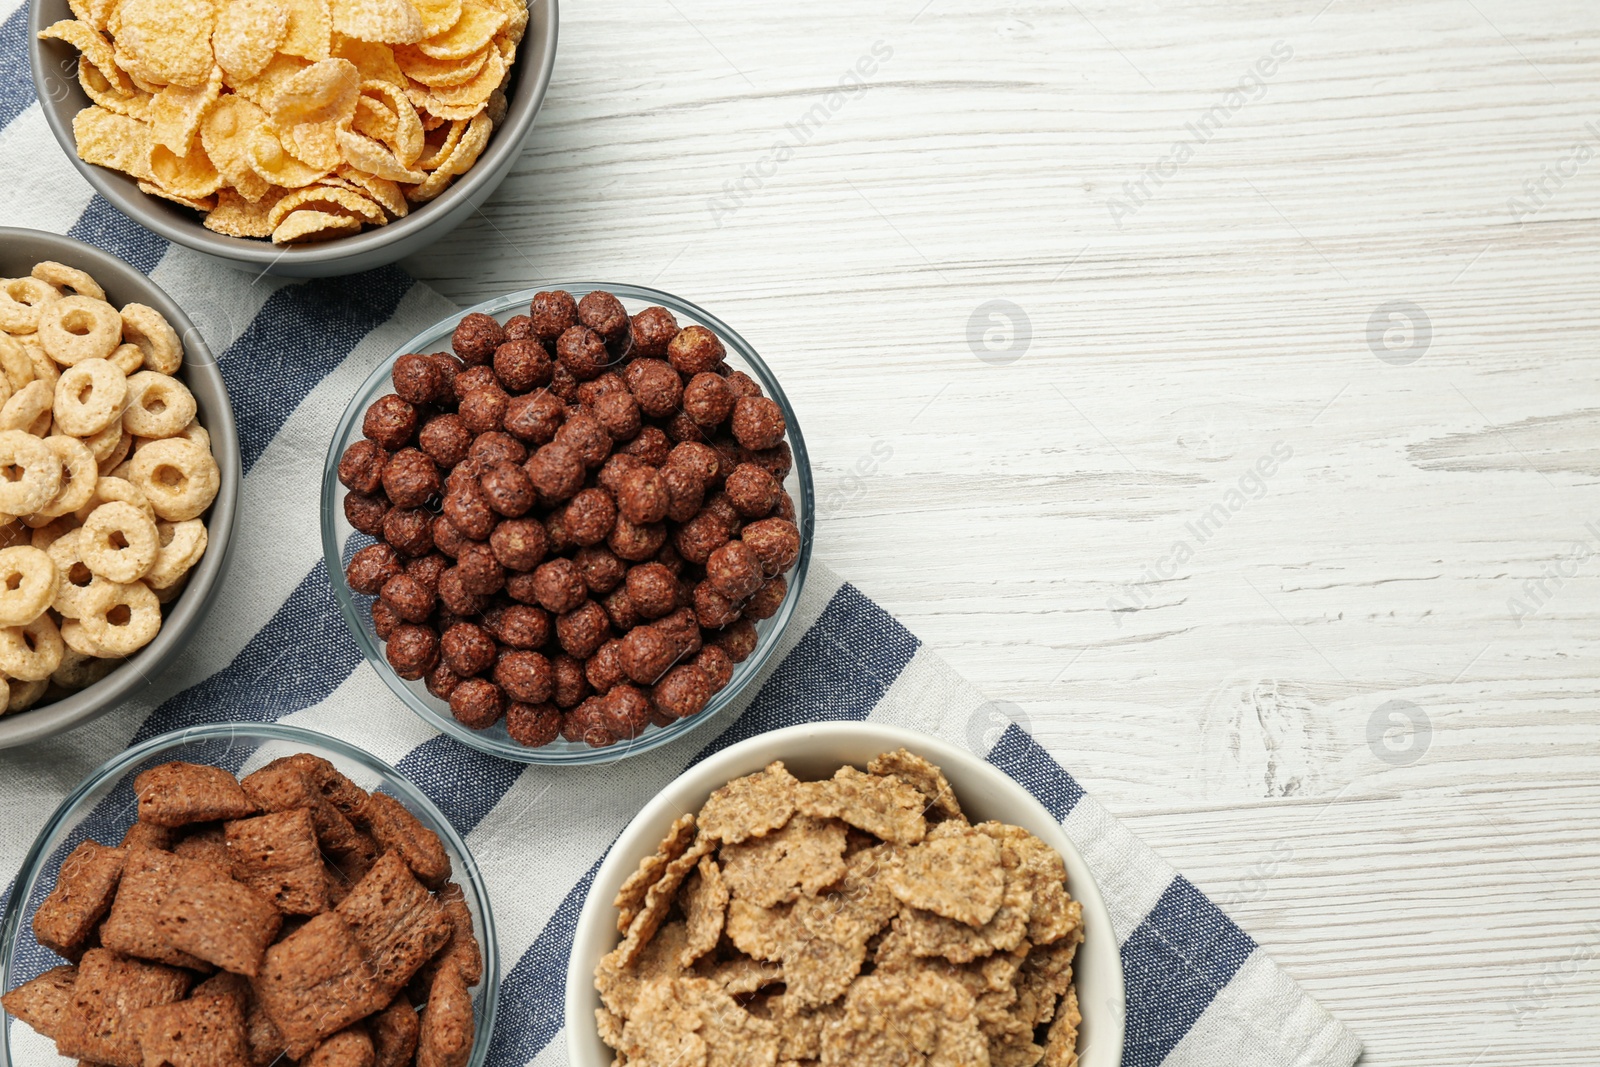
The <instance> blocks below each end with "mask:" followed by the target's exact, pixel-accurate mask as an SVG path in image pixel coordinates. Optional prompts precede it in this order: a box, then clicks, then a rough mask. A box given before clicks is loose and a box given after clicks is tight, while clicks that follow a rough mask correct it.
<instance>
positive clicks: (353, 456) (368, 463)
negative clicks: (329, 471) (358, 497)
mask: <svg viewBox="0 0 1600 1067" xmlns="http://www.w3.org/2000/svg"><path fill="white" fill-rule="evenodd" d="M388 465H389V453H388V451H387V450H385V449H384V448H383V447H382V446H381V445H379V444H378V443H377V442H376V441H357V442H356V443H355V444H353V445H351V446H350V447H349V448H347V449H345V452H344V455H342V456H340V457H339V482H340V484H342V485H343V486H344V487H345V488H346V489H348V490H350V491H351V492H352V493H376V492H377V491H378V490H379V489H381V488H382V487H383V470H384V468H385V467H387V466H388Z"/></svg>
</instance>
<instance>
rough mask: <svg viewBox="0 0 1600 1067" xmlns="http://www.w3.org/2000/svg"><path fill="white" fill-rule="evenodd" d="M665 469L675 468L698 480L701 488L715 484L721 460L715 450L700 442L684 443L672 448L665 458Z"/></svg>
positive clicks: (720, 468)
mask: <svg viewBox="0 0 1600 1067" xmlns="http://www.w3.org/2000/svg"><path fill="white" fill-rule="evenodd" d="M666 466H667V467H669V468H670V467H676V468H678V469H680V470H682V471H684V472H685V473H687V474H690V475H692V476H694V477H695V478H697V479H699V481H700V484H701V486H702V487H706V488H709V487H710V486H712V485H714V484H716V482H717V478H718V475H719V474H720V473H721V471H722V460H721V458H720V457H719V456H718V455H717V450H716V449H714V448H712V447H711V446H710V445H708V444H706V443H705V442H704V441H701V440H693V441H684V442H681V443H679V444H677V445H674V446H673V449H672V452H671V454H670V455H668V456H667V462H666Z"/></svg>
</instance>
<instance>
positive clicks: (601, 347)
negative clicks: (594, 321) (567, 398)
mask: <svg viewBox="0 0 1600 1067" xmlns="http://www.w3.org/2000/svg"><path fill="white" fill-rule="evenodd" d="M556 359H558V360H560V361H561V365H562V366H563V367H565V368H566V370H567V373H568V374H570V375H572V377H573V378H574V379H575V380H576V381H580V382H586V381H588V380H589V379H590V378H598V377H599V376H600V375H602V374H604V373H605V370H606V368H607V367H609V366H610V365H611V354H610V353H609V352H607V351H606V342H605V339H604V338H602V337H601V336H600V335H599V334H597V333H595V332H594V331H593V330H591V329H589V327H587V326H574V327H573V328H572V329H570V330H568V331H567V332H565V333H563V334H562V335H561V336H560V337H559V338H558V339H557V340H556ZM574 389H576V386H574Z"/></svg>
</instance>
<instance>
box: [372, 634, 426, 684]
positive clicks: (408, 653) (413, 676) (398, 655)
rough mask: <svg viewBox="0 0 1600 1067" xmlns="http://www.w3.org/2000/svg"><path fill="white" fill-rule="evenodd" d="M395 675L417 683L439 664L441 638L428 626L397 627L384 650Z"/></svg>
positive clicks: (390, 635)
mask: <svg viewBox="0 0 1600 1067" xmlns="http://www.w3.org/2000/svg"><path fill="white" fill-rule="evenodd" d="M383 654H384V656H385V657H386V658H387V659H388V660H389V666H391V667H393V668H394V673H396V674H398V675H399V676H400V677H402V678H404V679H405V680H406V681H408V682H414V681H417V680H418V679H419V678H421V677H422V676H423V675H425V674H427V673H428V672H429V671H431V670H433V667H434V664H436V663H438V662H439V636H438V635H437V634H435V633H434V632H433V631H432V630H430V629H428V627H426V626H412V625H410V624H406V625H402V626H396V627H395V628H394V629H393V630H392V631H391V632H390V634H389V640H388V643H387V644H386V645H385V646H384V649H383Z"/></svg>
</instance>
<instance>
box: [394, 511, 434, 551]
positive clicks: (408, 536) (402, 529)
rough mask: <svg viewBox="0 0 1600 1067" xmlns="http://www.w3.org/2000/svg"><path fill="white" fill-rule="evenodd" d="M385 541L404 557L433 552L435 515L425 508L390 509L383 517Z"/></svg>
mask: <svg viewBox="0 0 1600 1067" xmlns="http://www.w3.org/2000/svg"><path fill="white" fill-rule="evenodd" d="M383 539H384V540H385V541H387V542H389V544H390V545H391V546H392V547H393V548H394V550H395V551H396V552H398V553H400V554H401V555H402V556H406V557H415V556H426V555H427V554H428V553H429V552H432V551H433V514H432V513H431V512H429V511H426V510H424V509H423V508H390V509H389V513H388V514H387V515H385V516H384V517H383Z"/></svg>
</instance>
